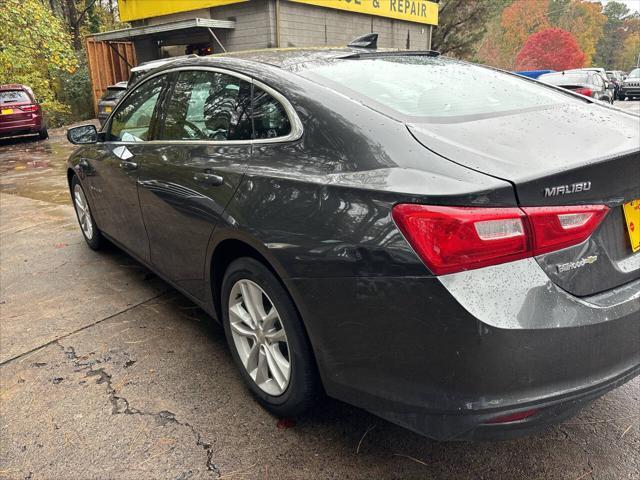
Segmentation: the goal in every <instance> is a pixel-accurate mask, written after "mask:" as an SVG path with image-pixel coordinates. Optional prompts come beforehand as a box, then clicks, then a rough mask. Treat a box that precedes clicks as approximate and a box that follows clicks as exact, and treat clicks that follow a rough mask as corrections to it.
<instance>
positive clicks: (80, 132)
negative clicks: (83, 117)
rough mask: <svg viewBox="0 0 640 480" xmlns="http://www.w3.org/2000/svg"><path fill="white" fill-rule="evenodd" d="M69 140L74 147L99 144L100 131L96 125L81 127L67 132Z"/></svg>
mask: <svg viewBox="0 0 640 480" xmlns="http://www.w3.org/2000/svg"><path fill="white" fill-rule="evenodd" d="M67 140H69V141H70V142H71V143H73V144H74V145H87V144H90V143H97V142H98V131H97V130H96V127H95V126H94V125H80V126H79V127H73V128H70V129H69V130H67Z"/></svg>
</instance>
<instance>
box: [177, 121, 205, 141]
mask: <svg viewBox="0 0 640 480" xmlns="http://www.w3.org/2000/svg"><path fill="white" fill-rule="evenodd" d="M180 123H181V125H182V129H183V130H184V131H185V133H186V134H187V136H188V137H189V138H191V139H196V140H197V139H201V138H205V135H204V132H203V131H202V130H200V128H198V126H197V125H196V124H194V123H193V122H190V121H189V120H182V122H180ZM189 130H191V132H189Z"/></svg>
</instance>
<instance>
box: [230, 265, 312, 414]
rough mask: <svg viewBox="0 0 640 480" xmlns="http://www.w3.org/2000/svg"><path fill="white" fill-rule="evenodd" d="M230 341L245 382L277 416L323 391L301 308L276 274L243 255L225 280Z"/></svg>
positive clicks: (301, 408)
mask: <svg viewBox="0 0 640 480" xmlns="http://www.w3.org/2000/svg"><path fill="white" fill-rule="evenodd" d="M221 298H222V302H221V303H222V313H223V323H224V329H225V334H226V337H227V343H228V344H229V348H230V349H231V354H232V356H233V360H234V362H235V364H236V366H237V367H238V369H239V370H240V372H241V375H242V378H243V380H244V382H245V384H246V385H247V386H248V387H249V390H251V392H252V393H253V395H254V396H255V397H256V398H257V400H258V401H259V402H260V403H261V404H262V405H263V406H264V407H266V408H267V409H268V410H270V411H271V412H273V413H274V414H276V415H278V416H294V415H298V414H300V413H302V412H304V411H305V410H307V409H308V408H310V407H311V405H313V403H314V401H315V400H316V399H317V397H318V395H319V392H320V382H319V379H318V373H317V368H316V364H315V358H314V356H313V353H312V350H311V345H310V344H309V340H308V338H307V335H306V332H305V330H304V327H303V325H302V321H301V320H300V317H299V315H298V312H297V310H296V308H295V306H294V304H293V302H292V300H291V298H290V297H289V295H288V293H287V292H286V291H285V289H284V287H283V286H282V284H281V283H280V282H279V281H278V279H277V278H276V277H275V276H274V274H273V273H272V272H271V271H270V270H269V269H268V268H267V267H265V266H264V265H263V264H262V263H260V262H259V261H257V260H255V259H253V258H248V257H244V258H239V259H237V260H235V261H233V262H232V263H231V264H230V265H229V268H228V269H227V271H226V273H225V275H224V280H223V282H222V292H221Z"/></svg>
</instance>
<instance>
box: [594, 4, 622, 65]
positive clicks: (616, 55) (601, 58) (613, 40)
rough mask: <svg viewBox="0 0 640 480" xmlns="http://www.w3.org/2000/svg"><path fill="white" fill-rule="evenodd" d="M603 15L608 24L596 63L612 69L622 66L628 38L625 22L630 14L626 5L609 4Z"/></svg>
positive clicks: (598, 50) (597, 51)
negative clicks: (623, 50)
mask: <svg viewBox="0 0 640 480" xmlns="http://www.w3.org/2000/svg"><path fill="white" fill-rule="evenodd" d="M603 13H604V15H605V16H606V17H607V23H605V24H604V35H603V36H602V38H601V39H600V41H599V42H598V46H597V48H596V55H595V57H594V63H595V64H596V65H598V66H600V67H605V68H607V69H612V68H616V67H617V66H619V64H620V59H621V54H622V45H623V44H624V41H625V38H626V36H627V32H626V31H625V28H624V21H625V19H626V18H627V17H628V16H629V14H630V12H629V9H628V8H627V6H626V5H625V4H624V3H620V2H609V3H607V4H606V5H605V7H604V10H603Z"/></svg>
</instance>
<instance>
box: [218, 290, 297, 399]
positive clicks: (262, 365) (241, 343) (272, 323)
mask: <svg viewBox="0 0 640 480" xmlns="http://www.w3.org/2000/svg"><path fill="white" fill-rule="evenodd" d="M229 326H230V327H231V335H232V337H233V343H234V345H235V348H236V351H237V352H238V356H239V357H240V361H241V362H242V364H243V365H244V368H245V369H246V370H247V373H248V374H249V376H250V377H251V379H252V380H253V381H254V382H255V384H256V385H257V386H258V387H260V389H261V390H262V391H264V392H265V393H267V394H269V395H273V396H278V395H282V394H283V393H284V392H285V391H286V390H287V387H288V386H289V381H290V379H291V355H290V352H289V342H288V341H287V334H286V332H285V329H284V326H283V324H282V321H281V318H280V315H279V313H278V310H277V309H276V307H275V305H274V304H273V303H272V302H271V299H270V298H269V296H268V295H267V294H266V293H265V291H264V290H263V289H262V288H261V287H260V286H259V285H258V284H257V283H255V282H252V281H251V280H246V279H243V280H238V281H237V282H236V283H235V284H234V285H233V287H232V288H231V292H230V294H229Z"/></svg>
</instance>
